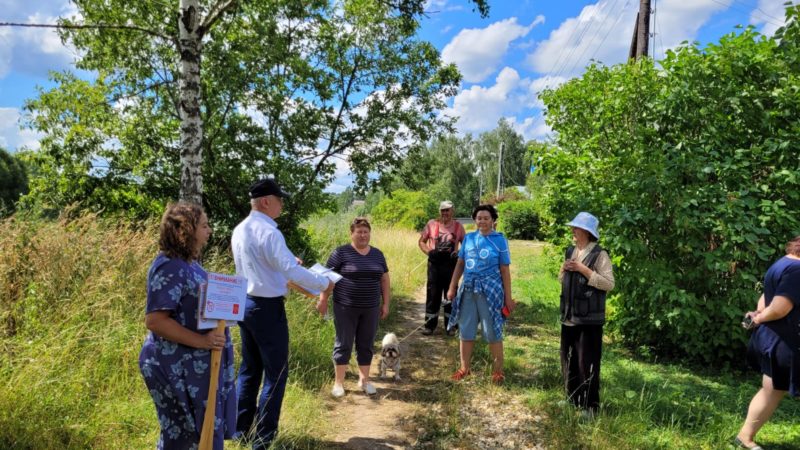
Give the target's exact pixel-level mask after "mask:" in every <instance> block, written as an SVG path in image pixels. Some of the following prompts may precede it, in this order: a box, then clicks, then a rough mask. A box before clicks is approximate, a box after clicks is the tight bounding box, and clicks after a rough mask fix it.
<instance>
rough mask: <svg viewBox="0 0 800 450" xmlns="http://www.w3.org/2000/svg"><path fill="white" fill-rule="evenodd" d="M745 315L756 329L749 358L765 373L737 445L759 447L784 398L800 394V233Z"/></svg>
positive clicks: (770, 272) (767, 276) (735, 440)
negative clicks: (759, 439) (759, 436)
mask: <svg viewBox="0 0 800 450" xmlns="http://www.w3.org/2000/svg"><path fill="white" fill-rule="evenodd" d="M747 317H748V318H749V319H750V320H751V321H752V326H755V327H756V329H755V331H754V332H753V334H752V336H750V343H749V344H748V346H747V357H748V360H749V361H750V364H751V365H752V366H753V367H754V368H755V369H757V370H759V371H760V372H761V374H762V376H761V389H759V390H758V392H756V395H755V396H753V399H752V400H751V401H750V406H749V408H748V409H747V418H746V419H745V421H744V424H743V425H742V428H741V430H739V434H738V435H736V438H735V439H734V443H735V444H736V446H737V447H740V448H750V449H761V447H760V446H758V445H757V444H756V443H755V441H754V439H755V437H756V433H758V430H760V429H761V427H762V426H764V424H765V423H766V422H767V421H768V420H769V418H770V417H772V413H774V412H775V409H777V408H778V405H779V404H780V402H781V399H783V397H785V396H786V393H787V392H789V393H791V395H792V396H793V397H800V236H797V237H795V238H794V239H792V240H791V241H789V243H788V244H786V256H784V257H782V258H781V259H779V260H777V261H776V262H775V263H774V264H773V265H772V266H770V268H769V269H768V270H767V273H766V275H764V293H763V294H761V298H759V299H758V306H757V307H756V310H755V311H751V312H748V313H747ZM744 325H747V323H745V324H744Z"/></svg>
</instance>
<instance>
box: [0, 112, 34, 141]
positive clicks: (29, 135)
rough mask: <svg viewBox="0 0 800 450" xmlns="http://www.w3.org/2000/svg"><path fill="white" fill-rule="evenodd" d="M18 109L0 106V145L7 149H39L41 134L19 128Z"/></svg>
mask: <svg viewBox="0 0 800 450" xmlns="http://www.w3.org/2000/svg"><path fill="white" fill-rule="evenodd" d="M19 120H20V111H19V109H17V108H0V146H1V147H3V148H5V149H6V150H9V151H12V152H14V151H18V150H22V149H23V148H27V149H29V150H38V149H39V139H40V138H41V136H42V135H41V134H40V133H38V132H36V131H34V130H29V129H20V123H19Z"/></svg>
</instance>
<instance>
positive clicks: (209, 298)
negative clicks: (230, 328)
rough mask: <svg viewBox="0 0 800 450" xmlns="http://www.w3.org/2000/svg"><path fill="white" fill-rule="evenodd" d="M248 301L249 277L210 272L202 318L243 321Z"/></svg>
mask: <svg viewBox="0 0 800 450" xmlns="http://www.w3.org/2000/svg"><path fill="white" fill-rule="evenodd" d="M246 301H247V279H245V278H244V277H240V276H236V275H225V274H221V273H213V272H209V273H208V285H207V286H206V288H205V295H204V296H203V299H202V302H201V310H200V311H201V312H200V317H201V319H206V320H208V319H214V320H228V321H241V320H243V319H244V307H245V304H246V303H245V302H246Z"/></svg>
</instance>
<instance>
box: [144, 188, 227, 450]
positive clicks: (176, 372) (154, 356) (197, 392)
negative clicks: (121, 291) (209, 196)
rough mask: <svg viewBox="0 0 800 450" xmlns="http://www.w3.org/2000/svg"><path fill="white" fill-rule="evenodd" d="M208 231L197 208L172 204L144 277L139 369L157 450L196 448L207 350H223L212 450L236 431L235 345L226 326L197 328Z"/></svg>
mask: <svg viewBox="0 0 800 450" xmlns="http://www.w3.org/2000/svg"><path fill="white" fill-rule="evenodd" d="M209 236H211V227H209V225H208V217H207V216H206V214H205V213H204V212H203V209H202V208H201V207H200V206H197V205H193V204H188V203H175V204H171V205H169V206H167V210H166V211H165V212H164V216H163V217H162V218H161V227H160V238H159V242H158V244H159V248H160V250H161V252H160V253H159V254H158V256H156V259H155V260H154V261H153V263H152V265H151V266H150V271H149V272H148V274H147V306H146V309H145V325H146V326H147V329H148V330H150V332H149V333H148V334H147V338H146V339H145V341H144V345H143V346H142V351H141V353H140V354H139V368H140V369H141V372H142V376H143V377H144V382H145V384H146V385H147V389H148V390H149V391H150V395H151V396H152V397H153V402H154V403H155V406H156V412H157V414H158V422H159V425H160V427H161V434H160V436H159V439H158V443H157V445H156V447H157V448H158V449H165V450H169V449H175V450H178V449H180V450H187V449H196V448H197V446H198V444H199V442H200V433H201V431H202V427H203V417H204V415H205V410H206V408H205V404H206V402H207V400H208V387H209V381H210V374H209V369H210V365H211V351H210V350H222V358H221V364H220V365H221V370H220V374H219V383H218V386H219V387H218V389H217V399H216V409H215V412H216V420H215V426H214V449H215V450H220V449H222V448H223V440H224V439H229V438H230V437H231V435H232V433H233V432H234V431H235V430H236V389H235V388H234V370H233V346H232V345H231V338H230V334H229V332H228V330H227V329H226V330H225V333H224V334H223V333H220V332H218V331H216V330H208V331H201V330H198V329H197V316H198V310H197V309H198V299H199V292H200V289H201V287H202V286H203V285H204V284H206V283H207V280H208V276H207V274H206V272H205V271H204V270H203V268H202V267H201V266H200V264H199V263H198V262H197V259H198V257H199V255H200V251H201V250H202V249H203V247H204V246H205V244H206V242H207V241H208V238H209Z"/></svg>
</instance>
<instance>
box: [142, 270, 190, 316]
mask: <svg viewBox="0 0 800 450" xmlns="http://www.w3.org/2000/svg"><path fill="white" fill-rule="evenodd" d="M186 269H187V268H186V267H185V266H184V264H180V261H177V260H174V259H171V260H166V261H165V262H162V263H160V264H157V265H156V264H155V263H154V265H153V266H152V267H151V268H150V273H148V275H147V305H146V307H145V313H151V312H153V311H175V310H177V309H178V304H179V303H180V301H181V297H182V296H183V291H184V289H185V288H186V281H187V277H188V271H187V270H186Z"/></svg>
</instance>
